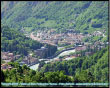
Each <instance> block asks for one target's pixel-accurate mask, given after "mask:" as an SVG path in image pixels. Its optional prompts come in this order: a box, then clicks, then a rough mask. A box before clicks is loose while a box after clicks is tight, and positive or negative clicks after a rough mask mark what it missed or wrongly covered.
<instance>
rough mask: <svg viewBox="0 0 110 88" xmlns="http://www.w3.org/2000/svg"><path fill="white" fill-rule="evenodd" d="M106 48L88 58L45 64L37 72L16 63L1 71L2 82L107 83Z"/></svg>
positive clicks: (11, 63)
mask: <svg viewBox="0 0 110 88" xmlns="http://www.w3.org/2000/svg"><path fill="white" fill-rule="evenodd" d="M107 58H108V48H106V49H102V50H101V51H99V52H97V53H95V54H94V55H92V56H90V57H87V56H86V57H83V58H75V59H73V60H70V61H63V62H56V63H53V64H52V63H51V64H45V65H44V66H43V65H42V66H43V67H42V66H41V65H40V66H41V67H42V69H39V71H34V70H31V69H30V68H29V67H27V66H26V65H23V66H22V67H21V66H20V65H19V64H18V63H17V62H14V63H13V62H9V63H8V64H9V65H11V66H13V67H14V68H13V69H11V70H10V71H8V70H6V71H1V72H2V75H1V78H2V82H23V83H29V82H32V83H93V82H95V83H108V59H107Z"/></svg>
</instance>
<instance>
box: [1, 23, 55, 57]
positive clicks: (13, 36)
mask: <svg viewBox="0 0 110 88" xmlns="http://www.w3.org/2000/svg"><path fill="white" fill-rule="evenodd" d="M44 45H45V44H42V43H39V42H37V41H35V40H32V39H31V38H28V37H26V36H25V35H24V34H22V33H21V32H19V31H18V30H17V29H14V28H9V27H8V26H4V25H2V27H1V51H4V52H8V51H9V52H12V53H14V54H15V55H16V54H21V55H25V56H27V55H28V54H29V52H31V51H34V50H37V49H40V48H41V47H42V46H44ZM45 46H46V47H47V48H48V51H47V54H48V55H49V56H51V55H53V54H54V53H55V52H56V50H57V47H55V46H52V45H48V44H46V45H45ZM53 50H54V51H53ZM50 52H51V54H50Z"/></svg>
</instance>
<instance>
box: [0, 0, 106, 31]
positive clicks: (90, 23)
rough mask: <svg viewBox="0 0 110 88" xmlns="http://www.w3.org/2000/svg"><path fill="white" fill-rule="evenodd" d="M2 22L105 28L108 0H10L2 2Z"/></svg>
mask: <svg viewBox="0 0 110 88" xmlns="http://www.w3.org/2000/svg"><path fill="white" fill-rule="evenodd" d="M1 17H2V20H1V21H2V23H3V24H7V25H8V26H11V27H17V28H19V29H21V28H22V27H29V28H30V29H31V31H32V29H33V30H37V29H43V28H44V29H45V28H55V29H56V30H61V29H62V31H63V30H65V29H69V28H71V29H76V30H80V31H81V32H84V31H86V32H92V31H94V30H101V29H103V28H105V29H107V27H108V26H107V25H108V2H107V1H84V2H82V1H78V2H76V1H27V2H25V1H21V2H20V1H19V2H18V1H10V2H5V1H4V2H2V4H1Z"/></svg>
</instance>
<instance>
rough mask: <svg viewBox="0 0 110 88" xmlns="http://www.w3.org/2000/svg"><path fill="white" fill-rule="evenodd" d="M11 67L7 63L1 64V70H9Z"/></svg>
mask: <svg viewBox="0 0 110 88" xmlns="http://www.w3.org/2000/svg"><path fill="white" fill-rule="evenodd" d="M12 68H13V67H12V66H11V65H8V64H7V63H5V64H2V65H1V69H2V70H7V69H8V70H11V69H12Z"/></svg>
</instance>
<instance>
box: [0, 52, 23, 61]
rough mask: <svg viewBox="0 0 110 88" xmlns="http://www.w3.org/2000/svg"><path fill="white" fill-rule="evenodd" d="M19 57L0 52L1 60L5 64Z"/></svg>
mask: <svg viewBox="0 0 110 88" xmlns="http://www.w3.org/2000/svg"><path fill="white" fill-rule="evenodd" d="M20 57H21V55H14V54H13V53H10V52H1V59H2V60H4V61H5V62H6V63H8V62H11V61H15V60H17V59H19V58H20Z"/></svg>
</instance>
